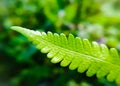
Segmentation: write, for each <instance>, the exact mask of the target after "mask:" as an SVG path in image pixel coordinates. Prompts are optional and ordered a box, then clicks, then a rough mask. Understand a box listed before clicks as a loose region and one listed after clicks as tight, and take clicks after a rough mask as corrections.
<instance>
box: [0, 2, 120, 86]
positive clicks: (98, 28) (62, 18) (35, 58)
mask: <svg viewBox="0 0 120 86" xmlns="http://www.w3.org/2000/svg"><path fill="white" fill-rule="evenodd" d="M119 3H120V0H89V1H88V0H0V85H1V86H23V84H24V85H26V86H38V85H43V84H44V85H46V86H48V84H49V86H50V85H52V86H59V85H60V86H64V85H65V86H70V85H72V84H74V85H75V86H78V85H81V86H84V85H88V86H116V84H115V83H108V81H106V80H105V79H96V78H95V76H93V77H92V78H88V77H86V76H85V74H84V73H83V74H80V73H77V72H76V71H71V70H68V69H67V68H61V67H59V65H54V64H51V63H50V62H49V60H48V59H46V58H45V57H46V55H44V54H42V53H40V52H39V51H38V50H37V49H36V48H35V47H34V46H33V45H31V44H30V43H29V42H28V40H27V39H26V38H25V37H24V36H22V35H20V34H18V33H16V32H14V31H11V30H10V29H9V28H10V27H11V26H13V25H14V26H22V27H26V28H30V29H32V30H38V31H44V32H47V31H51V32H56V33H64V34H65V35H67V36H68V34H69V33H72V34H73V35H74V36H78V37H80V38H87V39H89V41H93V40H94V41H96V42H97V43H99V44H101V43H104V44H106V45H107V46H108V48H111V47H115V48H116V49H117V50H118V53H119V52H120V34H119V33H120V21H119V20H120V16H119V14H120V13H119V12H120V5H119ZM58 64H59V63H58ZM75 76H76V77H75ZM33 77H34V79H33ZM30 82H31V83H30Z"/></svg>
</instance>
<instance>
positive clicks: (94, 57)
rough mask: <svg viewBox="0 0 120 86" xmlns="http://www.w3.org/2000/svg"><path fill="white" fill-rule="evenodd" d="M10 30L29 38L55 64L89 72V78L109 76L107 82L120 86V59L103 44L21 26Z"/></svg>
mask: <svg viewBox="0 0 120 86" xmlns="http://www.w3.org/2000/svg"><path fill="white" fill-rule="evenodd" d="M11 29H12V30H15V31H17V32H20V33H21V34H23V35H24V36H26V37H27V38H28V39H29V40H30V41H32V42H33V44H36V48H38V49H40V50H41V52H43V53H48V54H47V57H48V58H50V59H51V62H52V63H58V62H60V65H61V66H63V67H65V66H68V65H69V69H71V70H75V69H77V70H78V72H80V73H83V72H85V71H86V75H87V76H93V75H95V74H96V76H97V77H98V78H102V77H105V76H106V78H107V80H108V81H116V83H118V84H120V57H119V55H118V52H117V50H116V49H115V48H111V49H108V48H107V46H106V45H104V44H98V43H97V42H92V43H90V42H89V40H87V39H83V40H82V39H80V38H79V37H76V38H75V37H74V36H73V35H72V34H69V36H68V37H66V36H65V35H64V34H60V35H58V34H57V33H55V34H53V33H51V32H48V33H44V32H39V31H33V30H29V29H26V28H22V27H18V26H13V27H11Z"/></svg>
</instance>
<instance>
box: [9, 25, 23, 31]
mask: <svg viewBox="0 0 120 86" xmlns="http://www.w3.org/2000/svg"><path fill="white" fill-rule="evenodd" d="M21 28H22V27H19V26H12V27H10V29H12V30H17V29H21Z"/></svg>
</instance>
